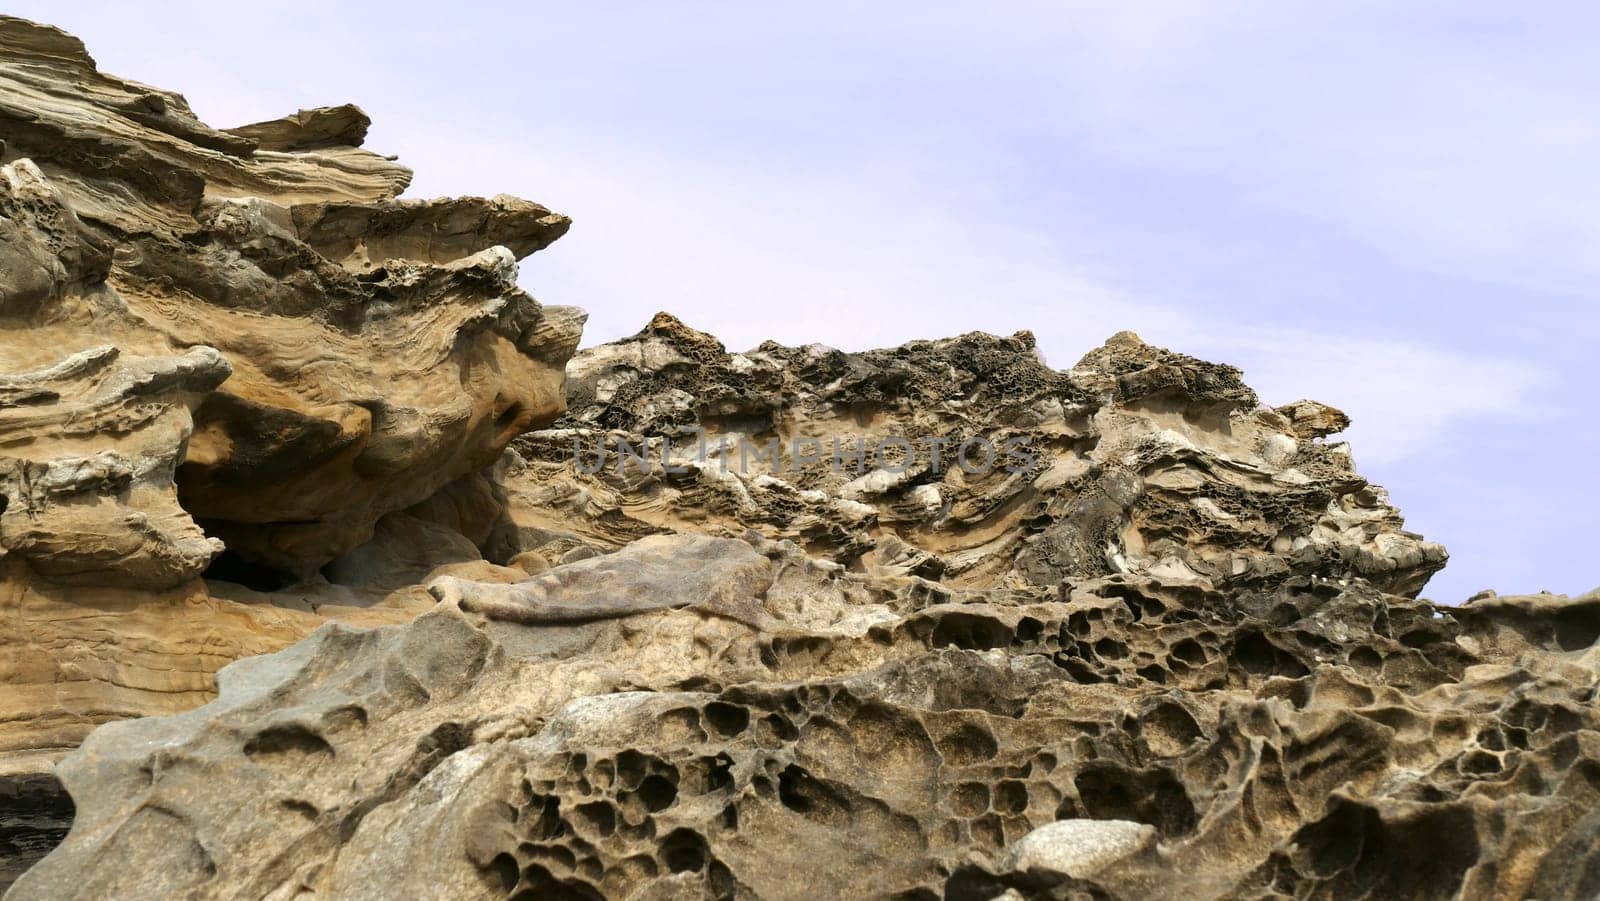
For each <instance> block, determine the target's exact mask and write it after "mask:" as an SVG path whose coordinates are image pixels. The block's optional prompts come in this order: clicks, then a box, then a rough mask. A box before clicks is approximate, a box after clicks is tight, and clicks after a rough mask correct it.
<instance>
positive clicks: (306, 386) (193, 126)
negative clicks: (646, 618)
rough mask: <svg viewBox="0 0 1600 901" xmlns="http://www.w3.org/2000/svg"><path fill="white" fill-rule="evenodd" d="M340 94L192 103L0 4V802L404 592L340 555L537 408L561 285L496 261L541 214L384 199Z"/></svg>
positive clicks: (392, 171)
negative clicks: (214, 108)
mask: <svg viewBox="0 0 1600 901" xmlns="http://www.w3.org/2000/svg"><path fill="white" fill-rule="evenodd" d="M366 123H367V120H366V117H365V115H364V114H362V113H361V111H360V110H358V109H356V108H355V107H348V106H347V107H338V108H333V109H323V110H311V111H303V112H301V113H298V114H296V115H294V116H290V117H287V118H285V119H281V120H277V121H274V122H264V123H260V124H257V125H250V126H245V127H243V128H240V129H235V130H234V131H232V132H226V131H218V130H215V129H212V128H210V127H208V126H206V125H205V124H203V123H201V122H200V121H198V120H197V119H196V118H195V117H194V115H193V113H191V112H190V110H189V108H188V106H187V104H186V103H185V102H184V100H183V98H182V97H180V96H178V95H176V94H173V93H170V92H167V91H161V90H157V89H154V88H149V87H145V86H143V85H139V84H135V83H132V82H128V81H125V80H122V79H118V78H115V77H112V76H109V75H105V74H103V73H101V72H99V71H97V69H96V68H95V65H94V62H93V60H92V59H91V58H90V57H89V55H88V54H87V53H86V52H85V50H84V47H83V45H82V44H81V43H80V42H78V41H77V40H76V39H75V38H72V37H70V36H68V35H66V34H63V33H61V32H60V31H57V30H55V29H52V28H48V27H44V26H40V25H35V24H33V23H29V22H24V21H21V20H18V19H13V18H6V17H0V611H3V612H0V674H3V675H4V681H5V685H6V691H5V693H4V694H3V695H0V810H3V809H6V808H7V807H8V805H11V803H12V802H11V801H8V800H4V799H6V798H9V797H13V796H14V797H16V798H38V797H39V796H40V792H41V791H44V789H42V788H41V787H40V786H41V783H40V781H39V780H38V778H37V776H38V775H39V774H41V773H43V772H47V770H48V766H49V764H50V762H51V761H52V760H53V759H54V758H56V757H58V756H59V755H60V754H61V753H63V752H64V751H65V750H67V749H69V748H71V747H73V746H74V745H76V744H77V743H78V742H79V741H80V740H81V739H82V738H83V736H84V735H85V734H87V732H88V730H89V729H90V728H92V727H93V726H94V725H97V724H98V723H101V722H105V721H107V720H111V719H119V718H122V717H127V716H134V715H140V714H147V713H170V712H177V711H180V710H185V709H188V708H191V707H193V706H195V705H197V704H199V703H201V702H203V701H204V700H206V699H207V698H209V697H211V696H212V694H213V691H212V674H213V673H214V672H215V670H216V669H217V668H218V667H220V666H221V665H222V664H224V663H227V662H229V661H231V660H234V659H237V658H239V657H243V656H248V655H250V654H256V653H261V652H263V651H268V650H274V649H277V648H280V647H282V646H284V645H286V644H288V643H290V642H292V641H294V640H295V639H298V638H300V637H302V636H304V635H306V634H308V633H309V632H311V631H312V630H313V629H315V628H316V626H317V625H319V624H320V623H321V622H323V620H324V619H325V618H326V617H329V616H343V617H345V618H347V619H352V620H355V621H361V622H399V621H404V620H406V619H409V618H410V617H411V616H414V615H415V614H416V613H417V612H418V611H420V610H423V609H426V608H427V607H428V606H429V605H431V603H432V599H431V598H430V597H429V596H428V595H427V594H426V593H425V592H424V591H423V590H422V589H421V587H420V586H416V585H410V586H408V587H409V591H403V592H398V593H396V592H394V591H393V589H394V588H395V587H396V586H394V585H391V584H389V583H384V582H382V581H381V580H374V579H372V578H370V577H371V576H372V575H373V573H372V572H371V571H370V569H366V570H364V569H362V568H361V567H360V566H359V565H353V564H352V562H351V561H350V560H347V559H346V558H348V557H349V556H350V555H351V554H357V555H360V554H361V553H362V548H364V547H367V546H369V545H371V544H372V543H373V539H374V536H375V535H377V534H379V533H381V532H383V531H384V530H385V528H388V530H389V532H391V533H392V531H393V528H392V523H391V524H390V525H389V526H387V527H386V526H385V525H383V523H384V521H385V518H386V517H399V516H404V515H405V514H403V513H402V511H405V510H407V509H408V508H416V507H418V506H419V505H420V506H421V507H422V508H424V511H427V510H433V511H439V510H441V509H444V508H448V507H450V499H451V498H453V497H457V496H471V495H472V493H473V485H474V484H475V483H476V482H477V481H481V476H480V475H479V473H480V471H481V470H483V469H484V468H485V467H486V466H488V465H490V464H491V463H493V462H494V461H495V460H496V459H497V458H498V457H499V456H500V454H501V452H502V451H503V450H504V448H505V447H506V445H507V443H508V442H509V441H510V440H511V439H512V438H513V437H514V436H516V435H517V434H519V433H520V432H523V431H526V430H527V429H528V428H530V427H532V426H534V425H538V424H543V423H547V422H549V421H550V420H552V419H554V418H556V417H557V416H559V415H560V414H561V412H562V410H563V409H564V399H563V389H562V385H563V380H564V373H563V368H564V364H565V362H566V360H567V358H568V357H569V356H570V355H571V353H572V351H573V350H574V349H575V348H576V346H577V343H578V338H579V334H580V331H581V326H582V321H583V314H582V313H580V312H578V311H577V310H574V309H570V308H560V307H541V306H540V305H539V304H538V303H537V302H536V301H535V300H533V299H532V298H531V297H529V296H528V295H527V294H525V293H523V292H522V291H520V290H519V289H518V288H517V287H516V285H515V276H516V263H515V260H516V258H518V257H520V256H525V255H527V254H529V253H532V252H533V251H535V250H538V249H540V248H542V247H544V246H546V245H548V244H549V243H550V242H551V241H553V240H555V239H556V238H557V237H559V236H560V235H561V234H562V233H563V232H564V231H565V230H566V228H567V225H568V220H567V219H566V218H565V217H564V216H560V215H558V214H555V213H552V212H551V211H550V210H548V209H545V208H544V207H542V206H539V205H537V204H533V203H529V202H527V201H523V200H518V199H516V198H511V197H496V198H494V199H492V200H483V199H479V198H461V199H452V200H433V201H414V200H397V199H396V194H397V193H399V192H400V191H401V190H402V189H403V188H404V187H405V185H406V183H407V181H409V179H410V173H409V171H408V170H406V169H405V168H404V167H403V166H400V165H399V164H397V163H395V162H393V161H392V160H390V159H386V158H384V157H382V156H380V155H378V154H375V153H372V152H370V151H367V150H363V149H361V148H360V146H359V145H360V143H361V140H362V138H363V136H364V134H365V130H366ZM426 515H427V513H426V512H424V513H423V514H422V516H423V518H424V519H425V518H426ZM487 515H488V516H489V517H490V519H491V520H492V519H493V518H494V516H495V515H497V510H495V511H488V513H487ZM457 519H458V520H459V517H457ZM454 525H455V526H460V525H461V523H460V522H459V521H457V522H455V523H454ZM470 525H473V526H474V527H475V524H470ZM424 526H431V527H434V528H437V529H438V530H440V531H448V532H450V533H451V535H452V536H453V537H454V539H455V542H456V544H457V545H459V544H466V545H467V546H468V547H469V548H473V551H472V554H471V558H472V559H479V558H480V556H481V555H479V554H478V553H477V551H476V549H475V547H474V546H473V545H472V543H471V541H470V539H468V538H466V537H464V536H463V535H461V534H460V533H459V532H455V531H452V527H451V524H449V523H446V524H437V523H433V524H428V523H424ZM444 544H449V542H444ZM365 553H366V555H367V556H369V557H370V556H371V554H372V551H371V550H367V551H366V552H365ZM458 557H459V554H458ZM434 562H437V561H435V560H433V559H428V560H423V561H422V564H423V565H424V568H425V569H426V568H428V566H429V565H431V564H432V563H434ZM330 567H332V569H331V570H330V572H329V573H327V574H325V573H323V572H322V570H324V569H329V568H330ZM518 574H520V573H518ZM479 575H480V576H483V575H484V572H483V571H481V570H480V571H479ZM202 576H209V577H211V579H212V581H211V582H210V584H209V587H208V584H207V582H205V581H203V580H202ZM218 580H228V583H230V584H224V583H223V582H221V581H218ZM236 583H242V585H241V584H236ZM290 586H294V587H295V589H296V590H295V591H294V592H292V593H288V594H285V593H283V592H278V593H276V594H272V595H263V594H260V593H259V592H258V591H253V590H251V589H281V588H287V587H290ZM8 779H9V780H12V781H9V782H6V781H4V780H8ZM8 785H9V786H11V787H12V788H14V789H16V791H12V792H10V793H9V794H7V786H8ZM22 787H25V788H26V791H23V790H22ZM17 803H19V804H20V803H22V802H17ZM29 803H32V802H29ZM24 806H26V805H24ZM4 819H5V815H4V814H3V813H0V820H4ZM3 828H5V827H3V826H0V829H3ZM4 853H5V852H4V841H0V855H3V854H4Z"/></svg>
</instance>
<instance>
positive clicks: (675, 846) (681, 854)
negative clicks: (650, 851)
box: [661, 829, 710, 873]
mask: <svg viewBox="0 0 1600 901" xmlns="http://www.w3.org/2000/svg"><path fill="white" fill-rule="evenodd" d="M709 856H710V852H709V851H708V849H707V848H706V840H705V839H703V838H701V837H700V835H699V834H698V833H695V832H692V831H690V830H688V829H675V830H673V831H672V832H671V833H669V834H668V835H667V837H666V838H664V839H662V840H661V862H662V863H663V864H665V865H666V867H667V869H668V870H671V871H672V872H674V873H691V872H698V871H699V870H701V869H704V868H705V865H706V859H707V858H708V857H709Z"/></svg>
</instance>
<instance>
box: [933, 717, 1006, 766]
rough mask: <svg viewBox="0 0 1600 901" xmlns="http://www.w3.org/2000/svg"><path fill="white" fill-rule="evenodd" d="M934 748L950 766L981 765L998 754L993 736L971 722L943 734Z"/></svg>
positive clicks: (997, 744)
mask: <svg viewBox="0 0 1600 901" xmlns="http://www.w3.org/2000/svg"><path fill="white" fill-rule="evenodd" d="M936 746H937V748H938V750H939V756H940V757H942V758H944V762H945V763H946V764H949V765H950V766H970V765H972V764H975V763H982V762H983V761H985V760H991V759H993V758H994V756H995V755H996V754H998V753H1000V745H999V743H998V742H996V741H995V738H994V735H993V734H991V733H990V732H989V730H988V729H985V728H984V727H983V726H981V725H978V724H977V723H973V722H963V723H961V724H960V725H959V726H957V727H956V728H955V729H953V730H951V731H949V732H947V733H945V734H944V735H943V736H942V737H941V738H940V739H938V741H937V742H936Z"/></svg>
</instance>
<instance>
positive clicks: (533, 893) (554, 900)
mask: <svg viewBox="0 0 1600 901" xmlns="http://www.w3.org/2000/svg"><path fill="white" fill-rule="evenodd" d="M522 884H523V886H525V888H523V889H522V890H521V891H519V892H518V893H517V894H516V895H515V896H513V897H515V898H519V899H521V898H526V899H528V901H534V899H538V901H604V899H605V896H604V895H602V894H600V892H599V890H598V889H596V888H595V887H594V886H592V885H589V884H588V883H586V882H582V881H580V880H577V879H560V878H557V877H556V875H555V874H554V873H552V872H550V871H549V870H547V869H545V868H544V867H542V866H540V865H539V864H529V865H528V867H527V869H525V870H523V871H522Z"/></svg>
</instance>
